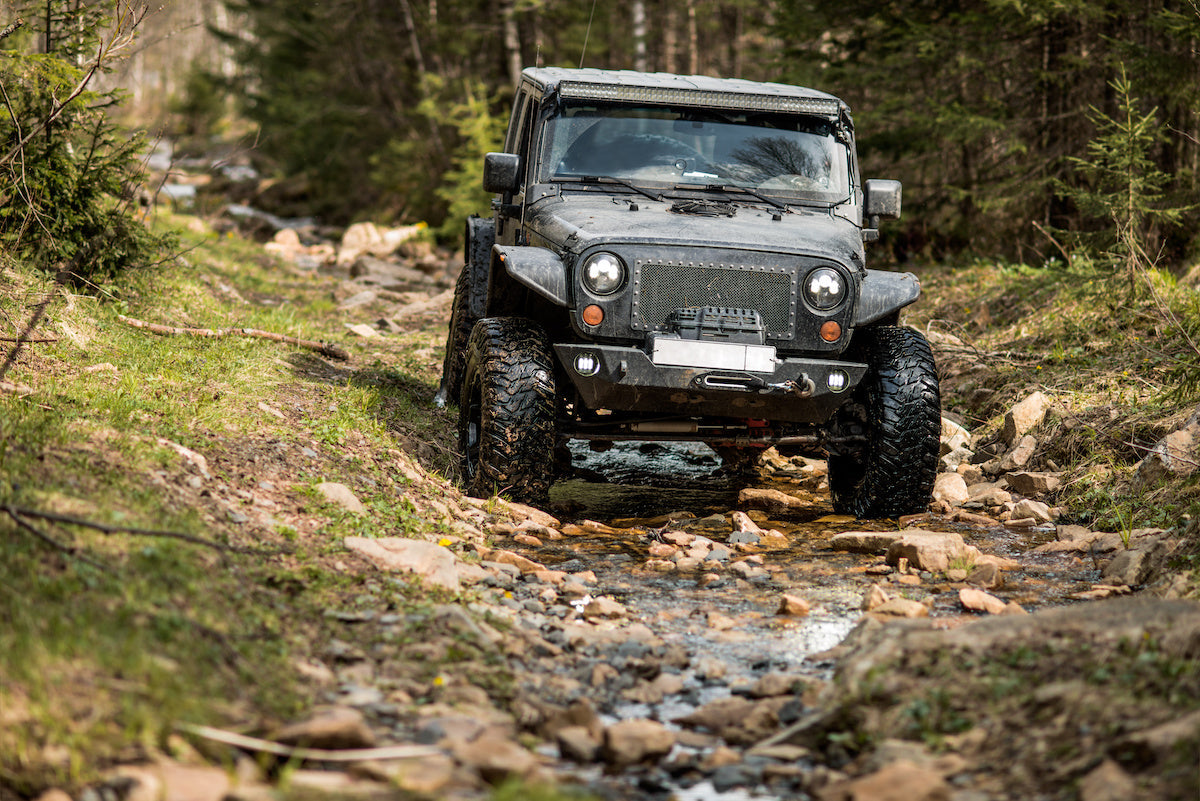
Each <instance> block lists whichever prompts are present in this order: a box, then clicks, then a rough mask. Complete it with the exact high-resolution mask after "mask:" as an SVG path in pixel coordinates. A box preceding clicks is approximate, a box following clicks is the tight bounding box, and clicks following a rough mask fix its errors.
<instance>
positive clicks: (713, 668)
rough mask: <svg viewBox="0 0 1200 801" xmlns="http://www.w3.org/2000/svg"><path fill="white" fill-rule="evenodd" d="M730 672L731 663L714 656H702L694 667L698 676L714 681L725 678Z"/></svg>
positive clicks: (694, 671)
mask: <svg viewBox="0 0 1200 801" xmlns="http://www.w3.org/2000/svg"><path fill="white" fill-rule="evenodd" d="M728 672H729V665H728V664H726V663H725V662H724V661H722V660H720V659H717V658H716V657H712V656H705V657H701V658H700V659H699V660H697V662H696V665H695V667H694V668H693V673H694V674H695V676H696V678H698V679H701V680H706V681H712V682H715V681H719V680H720V679H722V678H724V677H725V674H726V673H728Z"/></svg>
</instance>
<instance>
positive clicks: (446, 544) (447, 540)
mask: <svg viewBox="0 0 1200 801" xmlns="http://www.w3.org/2000/svg"><path fill="white" fill-rule="evenodd" d="M453 544H454V543H453V542H452V541H451V540H450V538H449V537H442V538H441V539H440V540H438V545H440V546H442V547H443V548H449V547H450V546H451V545H453Z"/></svg>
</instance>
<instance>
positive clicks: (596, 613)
mask: <svg viewBox="0 0 1200 801" xmlns="http://www.w3.org/2000/svg"><path fill="white" fill-rule="evenodd" d="M628 614H629V610H628V609H626V608H625V606H624V605H623V604H621V603H620V602H618V601H614V600H613V599H612V598H607V597H600V598H593V599H592V600H591V601H589V602H588V603H587V605H586V606H584V607H583V616H584V617H586V618H589V619H596V618H600V619H613V618H620V617H625V616H626V615H628Z"/></svg>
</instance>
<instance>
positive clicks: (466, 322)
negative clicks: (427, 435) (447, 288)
mask: <svg viewBox="0 0 1200 801" xmlns="http://www.w3.org/2000/svg"><path fill="white" fill-rule="evenodd" d="M495 243H496V229H495V224H494V223H493V222H492V221H491V220H485V219H482V218H479V217H470V218H468V220H467V232H466V237H465V239H464V242H463V245H464V250H465V252H466V256H467V258H466V261H467V263H466V264H465V265H463V268H462V272H460V273H459V274H458V280H457V281H455V283H454V304H453V306H451V308H450V331H449V333H448V334H447V336H446V356H445V358H444V359H443V360H442V382H441V384H440V385H439V386H438V391H437V394H436V395H434V396H433V399H434V402H435V403H436V404H437V405H438V406H439V407H441V406H445V405H446V403H447V402H448V401H451V400H457V399H458V396H459V395H460V394H461V393H462V378H463V369H464V367H465V366H466V360H467V355H466V354H467V340H469V339H470V338H471V329H472V328H474V327H475V321H476V320H478V319H479V318H480V317H482V316H483V314H484V310H485V309H486V308H487V289H488V284H487V280H488V270H489V269H490V267H491V260H492V245H494V244H495Z"/></svg>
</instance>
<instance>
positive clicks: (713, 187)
mask: <svg viewBox="0 0 1200 801" xmlns="http://www.w3.org/2000/svg"><path fill="white" fill-rule="evenodd" d="M701 186H702V187H703V188H704V191H705V192H726V193H728V194H731V195H749V196H750V197H752V198H756V199H758V200H761V201H762V202H763V203H766V204H767V205H769V206H774V207H775V208H777V209H783V210H784V211H787V212H790V211H791V209H789V208H788V205H787V204H786V203H783V202H780V201H778V200H776V199H775V198H773V197H768V196H767V195H764V194H761V193H759V192H756V191H754V190H753V189H749V188H747V187H744V186H738V185H737V184H676V185H675V188H676V189H698V188H700V187H701Z"/></svg>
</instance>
